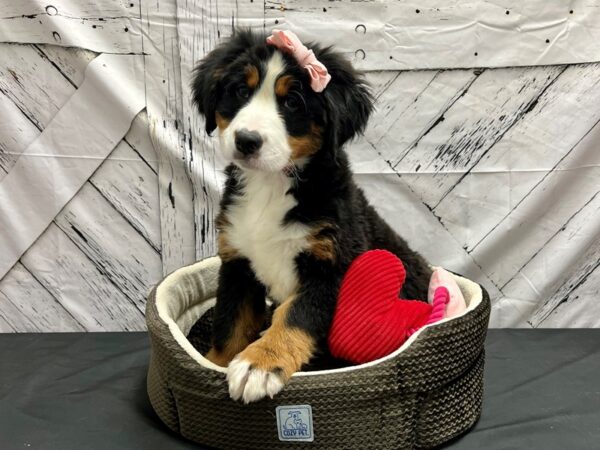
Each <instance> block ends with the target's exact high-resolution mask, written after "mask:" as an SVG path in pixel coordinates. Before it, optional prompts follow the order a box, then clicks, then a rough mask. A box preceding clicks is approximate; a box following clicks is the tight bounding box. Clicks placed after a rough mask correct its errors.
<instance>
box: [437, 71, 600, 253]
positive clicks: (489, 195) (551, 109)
mask: <svg viewBox="0 0 600 450" xmlns="http://www.w3.org/2000/svg"><path fill="white" fill-rule="evenodd" d="M599 76H600V70H599V66H598V65H596V64H590V65H581V66H580V65H578V66H571V67H569V68H568V69H567V70H566V71H565V72H564V73H563V74H562V75H561V76H560V77H559V78H558V79H557V80H556V82H555V83H554V84H553V85H552V86H551V87H550V88H549V89H548V90H547V91H546V92H545V93H544V94H543V95H542V96H540V98H539V100H538V101H537V103H536V104H535V105H533V107H532V109H531V111H530V112H529V113H528V115H527V117H526V118H525V119H524V120H522V121H520V122H519V123H518V124H516V125H515V126H514V127H513V128H512V129H511V130H509V131H508V132H507V133H506V135H505V136H503V137H502V139H501V140H500V141H499V142H498V143H497V144H496V145H495V146H494V147H493V148H492V149H491V150H490V151H489V152H488V153H487V154H486V155H485V157H484V158H482V159H481V161H480V162H479V163H478V164H477V165H476V166H475V167H474V168H473V170H472V171H471V173H469V174H468V175H467V176H466V177H465V178H464V180H463V181H462V183H460V184H459V185H457V186H456V188H455V189H454V191H452V192H450V194H449V195H448V196H447V197H446V198H445V199H444V200H443V201H442V202H440V204H439V205H438V206H437V207H436V209H435V210H436V212H437V213H438V214H439V215H440V216H442V217H444V221H445V222H447V224H448V227H449V228H451V229H452V232H453V234H454V235H455V236H457V237H459V239H461V240H462V241H464V242H465V244H466V246H467V248H468V249H469V251H473V250H474V249H476V247H477V246H478V245H479V244H481V243H482V241H484V240H487V239H488V237H487V236H489V238H490V239H491V240H494V236H493V235H492V234H491V233H493V230H494V229H496V228H497V227H498V226H500V225H501V223H502V222H504V221H506V220H508V218H509V215H510V214H511V211H512V210H514V209H515V208H517V207H518V205H519V204H520V202H521V201H522V200H523V198H524V197H525V196H528V195H530V192H531V191H532V189H534V188H535V187H536V185H537V184H538V183H540V182H542V181H543V180H544V179H545V178H546V177H547V176H548V175H549V174H550V173H551V172H550V171H552V170H554V169H559V170H560V168H559V167H558V165H559V164H560V163H561V162H562V161H563V159H564V158H565V157H567V155H569V154H570V153H575V154H577V153H578V150H575V147H577V146H578V145H579V144H580V140H581V139H582V137H583V136H584V135H585V134H586V133H587V132H588V131H589V130H590V129H591V128H592V127H593V126H594V124H595V122H597V121H598V119H600V110H599V109H598V108H597V107H596V105H598V101H599V100H600V99H599V98H598V91H599V90H598V82H599V81H600V80H599V79H598V77H599ZM558 117H560V122H561V123H560V125H559V124H557V123H556V122H557V118H558ZM565 130H568V132H565ZM592 142H594V140H592ZM588 145H589V144H588ZM533 167H535V168H536V170H531V169H532V168H533ZM485 177H488V178H490V180H491V179H494V183H495V184H496V186H497V188H496V189H494V190H481V189H477V186H478V185H480V184H481V182H480V180H482V179H484V178H485ZM509 192H510V197H509V195H508V194H509ZM507 200H510V203H507ZM465 210H466V211H468V214H464V212H465ZM474 217H477V218H478V223H477V226H473V225H472V224H470V223H468V222H469V221H470V220H472V218H474Z"/></svg>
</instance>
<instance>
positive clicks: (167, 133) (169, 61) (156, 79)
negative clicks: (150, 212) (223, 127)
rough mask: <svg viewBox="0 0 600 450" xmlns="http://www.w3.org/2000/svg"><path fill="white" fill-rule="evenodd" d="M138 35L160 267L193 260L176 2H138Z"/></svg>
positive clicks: (172, 267) (165, 269)
mask: <svg viewBox="0 0 600 450" xmlns="http://www.w3.org/2000/svg"><path fill="white" fill-rule="evenodd" d="M142 14H143V30H144V33H143V35H144V36H143V39H142V44H143V45H145V48H146V53H145V56H144V61H145V68H146V70H145V82H146V102H147V111H148V122H149V128H150V135H151V139H152V143H153V145H154V148H155V149H156V153H157V156H158V181H159V202H160V224H161V248H162V261H163V273H164V274H165V275H166V274H168V273H170V272H172V271H173V270H175V269H177V268H179V267H181V266H183V265H185V264H189V263H191V262H193V261H194V259H195V256H196V255H195V245H196V244H195V242H196V241H195V231H194V203H193V202H194V192H193V188H192V183H191V181H190V175H189V164H188V158H187V155H186V150H185V146H186V138H185V136H184V126H185V123H184V121H183V112H182V102H183V100H182V84H181V68H180V57H179V45H178V33H177V26H176V4H175V2H173V1H157V2H148V3H145V4H144V7H143V9H142Z"/></svg>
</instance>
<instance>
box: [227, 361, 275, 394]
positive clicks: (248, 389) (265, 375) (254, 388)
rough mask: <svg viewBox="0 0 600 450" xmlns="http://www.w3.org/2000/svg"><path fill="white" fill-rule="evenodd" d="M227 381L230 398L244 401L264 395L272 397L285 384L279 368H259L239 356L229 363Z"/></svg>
mask: <svg viewBox="0 0 600 450" xmlns="http://www.w3.org/2000/svg"><path fill="white" fill-rule="evenodd" d="M227 381H228V382H229V395H230V396H231V398H232V399H234V400H242V401H243V402H244V403H250V402H255V401H257V400H260V399H261V398H264V397H270V398H273V396H274V395H275V394H277V393H278V392H279V391H281V389H283V386H284V385H285V381H284V379H283V376H282V371H281V370H280V369H277V368H275V369H273V370H271V371H270V370H265V369H259V368H256V367H254V366H253V365H252V363H251V362H250V361H248V360H246V359H243V358H240V357H239V356H237V357H236V358H234V360H233V361H231V363H230V364H229V369H228V370H227Z"/></svg>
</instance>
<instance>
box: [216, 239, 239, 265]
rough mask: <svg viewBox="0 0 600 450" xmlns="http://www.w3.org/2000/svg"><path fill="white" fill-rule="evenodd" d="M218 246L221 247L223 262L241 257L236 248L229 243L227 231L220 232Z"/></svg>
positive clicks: (220, 254)
mask: <svg viewBox="0 0 600 450" xmlns="http://www.w3.org/2000/svg"><path fill="white" fill-rule="evenodd" d="M217 242H218V246H219V257H220V258H221V261H223V262H226V261H231V260H233V259H236V258H238V257H239V256H240V254H239V252H238V251H237V249H236V248H235V247H233V246H232V245H231V244H230V243H229V239H228V237H227V231H220V232H219V237H218V238H217Z"/></svg>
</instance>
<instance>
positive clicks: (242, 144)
mask: <svg viewBox="0 0 600 450" xmlns="http://www.w3.org/2000/svg"><path fill="white" fill-rule="evenodd" d="M262 144H263V140H262V138H261V137H260V134H259V133H258V131H249V130H247V129H246V128H242V129H241V130H237V131H236V132H235V148H237V149H238V151H239V152H240V153H241V154H243V155H244V156H248V155H251V154H252V153H255V152H256V151H257V150H258V149H259V148H260V147H261V145H262Z"/></svg>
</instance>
